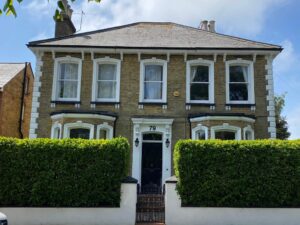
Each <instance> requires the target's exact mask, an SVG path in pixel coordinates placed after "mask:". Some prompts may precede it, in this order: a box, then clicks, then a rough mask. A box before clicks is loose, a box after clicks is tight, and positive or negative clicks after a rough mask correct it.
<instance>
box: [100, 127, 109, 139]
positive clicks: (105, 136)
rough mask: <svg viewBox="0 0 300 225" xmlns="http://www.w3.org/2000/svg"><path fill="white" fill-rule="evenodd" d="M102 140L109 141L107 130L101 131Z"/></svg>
mask: <svg viewBox="0 0 300 225" xmlns="http://www.w3.org/2000/svg"><path fill="white" fill-rule="evenodd" d="M100 139H107V130H105V129H101V130H100Z"/></svg>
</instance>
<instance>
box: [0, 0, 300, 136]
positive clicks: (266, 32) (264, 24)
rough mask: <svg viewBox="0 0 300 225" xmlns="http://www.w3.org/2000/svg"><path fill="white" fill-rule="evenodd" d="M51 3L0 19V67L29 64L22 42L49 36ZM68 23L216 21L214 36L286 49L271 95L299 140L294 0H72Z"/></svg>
mask: <svg viewBox="0 0 300 225" xmlns="http://www.w3.org/2000/svg"><path fill="white" fill-rule="evenodd" d="M55 4H56V1H55V0H50V1H49V2H48V0H24V3H22V4H21V5H17V11H18V16H17V18H14V17H13V16H8V17H7V16H3V15H2V16H0V28H1V33H0V34H1V35H0V62H25V61H27V62H31V63H32V64H33V65H34V64H35V58H34V55H33V54H32V53H31V51H30V50H29V49H27V47H26V45H25V44H26V43H28V42H29V41H32V40H39V39H44V38H48V37H53V34H54V21H53V19H52V16H53V13H54V9H55ZM72 8H73V9H74V15H73V20H74V23H75V26H76V27H77V30H78V29H79V28H80V18H81V16H80V15H81V11H82V10H83V11H84V13H85V15H84V16H83V22H82V26H81V31H80V32H84V31H90V30H95V29H101V28H105V27H110V26H115V25H122V24H126V23H131V22H137V21H170V22H177V23H181V24H185V25H189V26H194V27H196V26H198V25H199V23H200V21H201V20H203V19H208V20H210V19H214V20H216V29H217V32H220V33H225V34H230V35H235V36H239V37H243V38H249V39H253V40H258V41H263V42H268V43H273V44H279V45H282V46H283V47H284V48H285V49H284V51H283V52H282V53H281V54H280V55H279V56H278V57H277V58H276V59H275V61H274V79H275V93H276V94H282V93H285V92H286V93H287V95H286V107H285V110H284V115H285V116H286V117H287V119H288V123H289V130H290V131H291V132H292V136H291V138H292V139H295V138H300V100H299V97H298V96H299V90H300V29H299V27H300V13H299V9H300V1H298V0H209V1H208V0H188V1H187V0H172V1H171V0H102V3H101V4H95V3H87V0H76V3H74V4H72Z"/></svg>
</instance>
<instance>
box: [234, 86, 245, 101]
mask: <svg viewBox="0 0 300 225" xmlns="http://www.w3.org/2000/svg"><path fill="white" fill-rule="evenodd" d="M229 89H230V100H231V101H247V100H248V85H247V84H229Z"/></svg>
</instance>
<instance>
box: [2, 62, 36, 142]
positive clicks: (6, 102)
mask: <svg viewBox="0 0 300 225" xmlns="http://www.w3.org/2000/svg"><path fill="white" fill-rule="evenodd" d="M33 80H34V76H33V72H32V69H31V65H30V63H0V136H6V137H16V138H26V137H28V136H29V125H30V115H31V101H32V93H33V90H32V89H33Z"/></svg>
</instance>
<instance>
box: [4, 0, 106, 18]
mask: <svg viewBox="0 0 300 225" xmlns="http://www.w3.org/2000/svg"><path fill="white" fill-rule="evenodd" d="M40 1H48V2H49V1H50V0H40ZM56 1H57V9H56V10H55V14H54V16H53V18H54V20H62V17H61V12H65V7H64V4H63V3H62V0H56ZM75 1H76V0H71V2H75ZM17 2H18V3H22V2H23V0H17ZM88 2H96V3H100V2H101V0H88ZM14 3H15V1H14V0H4V6H3V10H1V9H0V15H1V14H2V13H3V12H4V13H5V14H6V15H11V14H12V15H14V16H15V17H16V16H17V12H16V9H15V4H14Z"/></svg>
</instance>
